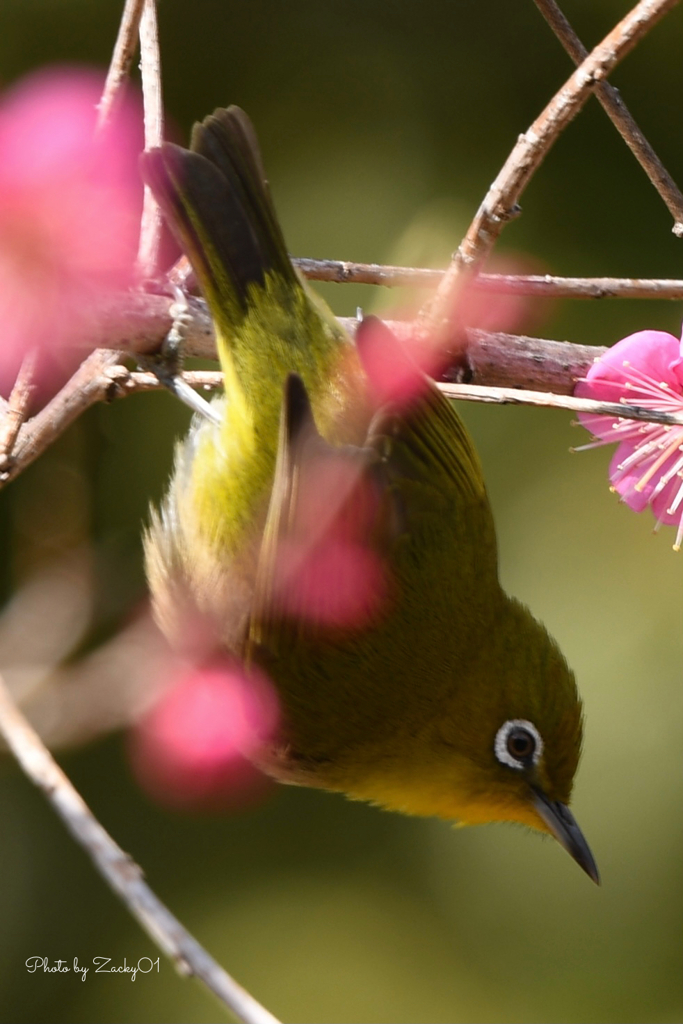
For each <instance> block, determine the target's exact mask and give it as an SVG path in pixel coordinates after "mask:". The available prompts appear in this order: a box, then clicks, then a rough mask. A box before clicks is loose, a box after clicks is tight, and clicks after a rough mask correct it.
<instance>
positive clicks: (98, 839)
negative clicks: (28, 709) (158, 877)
mask: <svg viewBox="0 0 683 1024" xmlns="http://www.w3.org/2000/svg"><path fill="white" fill-rule="evenodd" d="M0 733H1V734H2V736H3V737H4V739H5V741H6V742H7V745H8V747H9V748H10V749H11V751H12V753H13V754H14V756H15V757H16V759H17V761H18V762H19V764H20V765H21V767H22V769H23V770H24V772H25V773H26V775H28V777H29V779H30V780H31V782H33V783H34V785H36V786H37V787H38V788H39V789H41V790H42V791H43V793H44V794H45V796H46V797H47V799H48V800H49V801H50V803H51V804H52V806H53V807H54V809H55V811H56V812H57V814H59V816H60V817H61V819H62V821H63V822H64V824H65V825H66V827H67V828H68V830H69V832H70V833H71V835H72V836H73V837H74V839H75V840H76V842H78V843H80V845H81V846H82V847H83V848H84V850H85V851H86V852H87V853H88V854H89V856H90V859H91V860H92V862H93V864H94V865H95V867H96V868H97V870H98V871H99V873H100V874H101V875H102V877H103V878H104V879H105V881H106V882H107V884H108V885H109V886H110V888H111V889H112V890H113V891H114V892H115V893H116V894H117V895H118V896H119V897H120V898H121V900H123V902H124V903H125V905H126V907H127V908H128V910H129V912H130V913H131V914H132V915H133V917H135V918H136V920H137V921H138V923H139V924H140V925H141V926H142V928H143V929H144V930H145V931H146V932H147V934H148V935H149V937H150V938H151V939H152V941H153V942H154V943H155V944H156V945H157V946H158V947H159V948H160V949H161V950H162V951H163V952H164V953H165V954H166V956H168V957H170V958H171V960H172V961H173V962H174V964H175V966H176V968H177V969H178V971H180V973H181V974H186V975H195V976H196V977H197V978H199V979H200V980H201V981H202V982H203V983H204V984H205V985H206V987H207V988H208V989H209V990H210V991H211V992H213V994H214V995H215V996H217V997H218V999H219V1000H220V1001H221V1002H222V1003H223V1004H224V1005H225V1006H226V1007H228V1009H229V1010H230V1011H231V1012H232V1013H234V1014H235V1016H236V1017H237V1018H238V1020H240V1021H244V1022H245V1024H278V1022H277V1019H276V1018H275V1017H273V1015H272V1014H271V1013H269V1012H268V1010H266V1009H265V1007H263V1006H261V1004H260V1003H258V1002H257V1001H256V1000H255V999H254V998H253V996H251V995H250V994H249V993H248V992H246V991H245V990H244V989H243V988H242V987H241V986H240V985H238V984H237V982H236V981H235V980H234V979H233V978H231V977H230V975H229V974H227V973H226V971H224V970H223V968H222V967H221V966H220V964H218V963H216V961H215V960H214V959H213V957H211V956H209V954H208V953H207V952H206V950H205V949H204V948H203V947H202V946H200V944H199V943H198V942H197V940H196V939H195V938H193V936H192V935H190V933H189V932H188V931H186V930H185V928H183V926H182V924H181V923H180V921H178V919H177V918H176V917H174V916H173V914H171V912H170V911H169V910H168V908H167V907H166V906H165V905H164V904H163V903H162V902H161V900H159V899H158V898H157V896H156V895H155V894H154V893H153V892H152V890H151V889H150V888H149V886H148V885H147V883H146V882H145V881H144V880H143V875H142V870H141V869H140V867H139V866H138V865H137V864H136V863H135V862H134V861H133V860H132V859H131V858H130V857H129V856H128V854H127V853H124V852H123V850H122V849H121V847H120V846H118V844H117V843H115V842H114V840H113V839H112V837H111V836H110V835H109V833H108V832H107V831H106V830H105V829H104V828H103V827H102V825H100V823H99V821H98V820H97V819H96V818H95V816H94V815H93V813H92V811H91V810H90V809H89V807H88V806H87V805H86V803H85V802H84V800H83V799H82V797H81V796H80V794H79V793H78V792H77V791H76V789H74V787H73V786H72V784H71V783H70V782H69V780H68V778H67V777H66V775H65V774H64V772H63V771H62V770H61V768H60V767H59V765H58V764H57V763H56V762H55V760H54V758H53V757H52V755H51V754H50V752H49V751H48V749H47V748H46V747H45V746H44V745H43V743H42V741H41V740H40V738H39V737H38V735H37V733H36V732H35V731H34V730H33V729H32V728H31V726H30V725H29V723H28V722H27V721H26V719H25V718H24V716H23V715H22V714H21V712H20V711H19V710H18V708H17V707H16V705H15V704H14V702H13V700H12V698H11V697H10V695H9V693H8V691H7V687H6V686H5V683H4V681H3V680H2V679H1V678H0Z"/></svg>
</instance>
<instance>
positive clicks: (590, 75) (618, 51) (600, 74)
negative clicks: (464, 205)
mask: <svg viewBox="0 0 683 1024" xmlns="http://www.w3.org/2000/svg"><path fill="white" fill-rule="evenodd" d="M677 3H678V0H640V3H638V4H636V6H635V7H634V8H633V10H632V11H631V12H630V13H629V14H627V15H626V17H625V18H624V19H623V20H622V21H620V22H619V24H618V25H617V26H616V28H614V29H613V30H612V31H611V32H610V33H609V35H607V36H606V37H605V39H603V41H602V42H601V43H600V44H599V45H598V46H596V47H595V49H594V50H593V51H592V53H590V54H589V56H588V57H587V58H586V59H585V60H584V61H583V63H582V64H581V65H580V66H579V67H578V68H577V69H576V71H575V72H574V74H573V75H572V76H571V77H570V78H569V79H568V81H567V82H565V84H564V85H563V86H562V88H561V89H560V90H559V92H557V93H556V94H555V96H553V98H552V100H551V101H550V103H549V104H548V105H547V106H546V108H545V109H544V110H543V112H542V113H541V114H540V115H539V117H537V118H536V120H535V121H534V122H533V124H532V125H531V127H530V128H529V129H528V131H526V132H525V133H524V134H523V135H520V137H519V139H518V140H517V143H516V145H515V146H514V148H513V149H512V152H511V153H510V155H509V156H508V158H507V160H506V161H505V163H504V164H503V167H502V168H501V170H500V171H499V173H498V176H497V177H496V179H495V181H494V182H493V184H492V185H491V187H490V188H489V191H488V193H487V195H486V197H485V198H484V201H483V203H482V204H481V206H480V207H479V210H478V211H477V213H476V215H475V217H474V220H473V221H472V223H471V225H470V227H469V228H468V231H467V234H466V235H465V237H464V238H463V240H462V242H461V243H460V246H459V247H458V250H457V252H456V253H455V254H454V256H453V259H452V260H451V264H450V266H449V268H448V270H447V272H446V274H445V275H444V277H443V279H442V281H441V283H440V284H439V287H438V288H437V290H436V293H435V295H434V296H433V297H432V298H431V299H430V301H429V302H428V303H427V304H426V305H425V306H424V307H423V309H422V310H421V311H420V315H419V317H418V327H419V329H420V330H421V331H422V332H424V333H426V334H431V335H436V336H437V338H438V336H439V335H440V334H441V333H443V332H444V330H447V328H448V324H449V321H450V320H451V319H452V317H453V315H454V310H456V309H457V299H458V296H459V294H460V291H461V289H462V287H463V286H464V284H465V280H466V278H467V277H469V276H470V275H471V274H473V273H474V272H476V270H477V269H478V268H479V267H480V266H481V264H482V263H483V261H484V260H485V259H486V258H487V256H488V255H489V254H490V252H491V250H492V249H493V246H494V245H495V243H496V241H497V239H498V236H499V235H500V233H501V231H502V230H503V228H504V227H505V224H506V223H507V222H508V221H509V220H510V219H511V218H512V217H514V216H516V215H517V213H518V212H519V207H518V202H519V199H520V197H521V195H522V192H523V191H524V189H525V188H526V186H527V185H528V183H529V181H530V180H531V178H532V177H533V175H534V173H535V172H536V170H537V169H538V168H539V167H540V165H541V163H542V162H543V160H544V158H545V156H546V155H547V153H548V152H549V150H550V149H551V147H552V145H553V143H554V142H555V141H556V140H557V138H558V137H559V136H560V134H561V133H562V131H563V130H564V129H565V128H566V127H567V125H568V124H569V123H570V121H571V120H572V119H573V118H574V117H575V116H576V115H577V114H578V112H579V111H580V110H581V108H582V107H583V105H584V104H585V103H586V101H587V100H588V97H589V96H590V94H591V92H592V91H593V89H594V88H595V86H596V84H597V83H598V82H600V81H601V80H602V79H603V78H605V77H606V76H607V75H608V74H609V72H610V71H612V70H613V68H614V67H615V66H616V65H617V64H618V63H619V61H620V60H621V59H622V58H623V57H625V56H626V54H628V53H629V52H630V51H631V50H632V49H633V47H634V46H635V45H636V43H638V42H639V41H640V39H641V38H642V37H643V36H644V35H645V33H646V32H648V31H649V30H650V29H651V28H652V27H653V26H654V25H655V24H656V22H657V21H659V20H660V18H662V17H663V16H664V15H665V14H666V13H667V12H668V11H670V10H671V9H672V8H673V7H675V5H676V4H677Z"/></svg>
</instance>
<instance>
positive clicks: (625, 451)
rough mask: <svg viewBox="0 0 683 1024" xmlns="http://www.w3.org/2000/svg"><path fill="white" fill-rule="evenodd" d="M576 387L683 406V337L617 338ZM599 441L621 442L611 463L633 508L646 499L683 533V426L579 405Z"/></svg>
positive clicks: (633, 401)
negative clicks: (599, 413)
mask: <svg viewBox="0 0 683 1024" xmlns="http://www.w3.org/2000/svg"><path fill="white" fill-rule="evenodd" d="M574 394H575V395H577V396H578V397H580V398H595V399H598V400H600V401H609V402H622V403H627V404H629V405H642V406H644V407H645V408H646V409H653V410H654V409H656V410H658V411H662V412H675V413H683V342H681V341H679V340H678V339H677V338H674V336H673V335H672V334H667V333H665V332H664V331H639V332H638V333H637V334H631V335H629V337H627V338H623V339H622V340H621V341H619V342H617V344H616V345H614V346H613V347H612V348H611V349H609V351H608V352H606V353H605V355H604V356H601V357H600V359H598V360H596V362H595V363H594V364H593V365H592V366H591V368H590V370H589V371H588V373H587V375H586V377H585V379H584V380H581V381H579V382H578V384H577V386H576V388H575V389H574ZM579 419H580V420H581V423H582V424H583V426H584V427H586V429H587V430H590V431H591V433H592V434H593V435H594V436H595V438H596V440H595V441H594V442H593V443H592V444H588V445H584V446H583V448H594V447H598V446H599V445H604V444H614V443H615V442H616V443H618V445H619V447H618V448H617V450H616V452H615V454H614V456H613V458H612V461H611V463H610V467H609V476H610V480H611V482H612V486H613V488H614V490H615V491H616V492H617V493H618V494H619V495H620V496H621V499H622V501H625V502H626V504H627V505H629V506H630V508H632V509H634V510H635V511H636V512H642V511H643V510H644V509H645V508H646V507H647V506H648V505H650V506H651V508H652V511H653V513H654V515H655V517H656V519H657V526H659V525H661V524H662V523H664V524H666V525H673V526H677V527H678V530H677V533H676V541H675V543H674V548H675V550H677V551H678V550H679V548H680V546H681V541H682V540H683V427H678V426H664V425H662V424H659V423H645V422H642V421H638V420H624V419H615V418H613V417H608V416H592V415H588V414H586V413H580V414H579Z"/></svg>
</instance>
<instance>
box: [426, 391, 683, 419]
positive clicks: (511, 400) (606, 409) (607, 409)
mask: <svg viewBox="0 0 683 1024" xmlns="http://www.w3.org/2000/svg"><path fill="white" fill-rule="evenodd" d="M437 387H438V388H439V391H443V393H444V394H445V395H447V396H448V398H457V399H460V400H462V401H464V402H484V403H486V404H489V405H540V406H544V407H548V408H551V409H568V410H570V411H571V412H584V413H588V414H590V415H591V416H616V417H618V418H619V419H623V420H644V421H645V422H646V423H663V424H665V425H666V426H672V427H683V413H675V412H673V413H672V412H663V411H661V412H660V411H659V410H656V409H644V408H642V406H639V405H636V404H633V405H626V404H621V403H620V402H598V401H596V400H595V399H593V398H573V397H572V396H571V395H555V394H552V393H551V392H543V391H524V390H523V389H521V388H519V389H518V388H484V387H478V386H477V385H475V384H438V385H437Z"/></svg>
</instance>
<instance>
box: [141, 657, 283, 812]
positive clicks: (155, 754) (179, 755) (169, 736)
mask: <svg viewBox="0 0 683 1024" xmlns="http://www.w3.org/2000/svg"><path fill="white" fill-rule="evenodd" d="M278 721H279V710H278V702H277V698H276V696H275V691H274V689H273V687H272V686H271V684H270V683H269V681H268V680H267V679H266V678H265V677H264V676H263V675H261V674H260V673H257V672H255V671H253V670H251V671H249V672H248V673H247V671H246V669H244V668H242V667H241V666H239V665H237V664H229V665H228V664H226V665H213V666H210V667H206V668H197V669H194V670H191V671H189V672H188V673H187V674H185V675H184V676H182V677H181V678H180V679H179V680H178V682H176V683H175V684H174V685H172V686H171V688H170V689H168V690H166V691H165V693H164V694H163V695H162V697H161V698H160V699H159V700H158V701H157V702H156V704H154V706H153V707H152V708H151V710H150V711H149V712H148V713H147V714H146V716H145V717H144V718H143V719H142V720H141V721H140V722H139V723H138V725H137V726H136V727H135V728H134V730H133V731H132V733H131V736H130V752H131V759H132V764H133V768H134V771H135V774H136V776H137V778H138V781H139V782H140V784H141V785H142V787H143V788H144V789H145V790H146V791H147V792H148V793H149V794H150V795H151V796H152V797H154V798H155V799H156V800H158V801H159V802H160V803H164V804H166V805H168V806H172V807H177V808H181V809H182V808H191V807H199V808H217V809H218V808H221V807H225V806H234V805H235V804H239V803H242V802H244V800H245V798H247V799H248V798H249V797H250V796H253V794H254V793H255V792H256V791H260V790H262V789H263V787H264V784H266V782H267V780H266V779H265V777H264V776H263V775H262V774H261V773H260V772H259V771H258V770H257V769H256V768H255V767H254V766H253V765H252V764H251V762H250V758H251V757H253V756H254V755H255V754H256V753H257V752H258V751H259V750H260V749H262V748H263V747H264V745H266V744H267V743H268V742H269V741H270V740H272V739H273V738H274V737H275V733H276V731H277V726H278Z"/></svg>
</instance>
